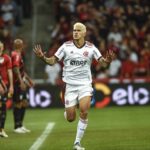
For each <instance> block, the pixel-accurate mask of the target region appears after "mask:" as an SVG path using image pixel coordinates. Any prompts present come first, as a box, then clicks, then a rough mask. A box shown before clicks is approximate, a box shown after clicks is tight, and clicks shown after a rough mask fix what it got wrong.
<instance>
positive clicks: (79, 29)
mask: <svg viewBox="0 0 150 150" xmlns="http://www.w3.org/2000/svg"><path fill="white" fill-rule="evenodd" d="M73 31H81V30H80V29H73Z"/></svg>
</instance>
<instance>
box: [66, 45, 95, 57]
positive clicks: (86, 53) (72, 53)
mask: <svg viewBox="0 0 150 150" xmlns="http://www.w3.org/2000/svg"><path fill="white" fill-rule="evenodd" d="M92 55H93V54H92V51H91V50H90V49H89V48H86V47H83V48H77V47H68V48H67V49H66V51H65V56H66V57H69V58H84V59H90V58H91V57H92Z"/></svg>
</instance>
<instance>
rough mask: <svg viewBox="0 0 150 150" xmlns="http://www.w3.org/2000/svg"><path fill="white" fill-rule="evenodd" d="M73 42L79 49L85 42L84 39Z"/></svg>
mask: <svg viewBox="0 0 150 150" xmlns="http://www.w3.org/2000/svg"><path fill="white" fill-rule="evenodd" d="M73 42H74V44H75V45H76V46H77V47H79V48H80V47H82V46H84V44H85V40H84V39H79V40H73Z"/></svg>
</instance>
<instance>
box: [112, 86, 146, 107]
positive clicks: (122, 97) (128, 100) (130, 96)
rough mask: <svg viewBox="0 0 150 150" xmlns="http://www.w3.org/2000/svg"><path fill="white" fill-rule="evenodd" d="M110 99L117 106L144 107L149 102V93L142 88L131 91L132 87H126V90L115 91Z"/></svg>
mask: <svg viewBox="0 0 150 150" xmlns="http://www.w3.org/2000/svg"><path fill="white" fill-rule="evenodd" d="M112 99H113V101H114V102H115V103H116V104H117V105H125V104H130V105H134V104H139V105H144V104H146V103H148V102H149V91H148V90H147V89H146V88H143V87H139V88H138V89H136V90H133V86H132V85H128V86H127V89H123V88H118V89H116V90H115V91H114V92H113V94H112Z"/></svg>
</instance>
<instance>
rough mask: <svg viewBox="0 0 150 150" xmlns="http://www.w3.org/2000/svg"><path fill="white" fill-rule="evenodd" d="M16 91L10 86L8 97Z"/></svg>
mask: <svg viewBox="0 0 150 150" xmlns="http://www.w3.org/2000/svg"><path fill="white" fill-rule="evenodd" d="M13 93H14V88H13V87H12V86H10V88H9V90H8V98H12V96H13Z"/></svg>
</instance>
